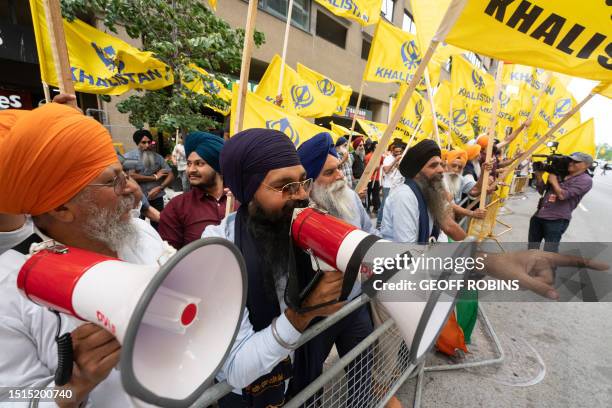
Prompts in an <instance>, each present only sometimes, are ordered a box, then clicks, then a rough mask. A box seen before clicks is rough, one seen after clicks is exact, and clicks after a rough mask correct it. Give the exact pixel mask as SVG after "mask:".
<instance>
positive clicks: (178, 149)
mask: <svg viewBox="0 0 612 408" xmlns="http://www.w3.org/2000/svg"><path fill="white" fill-rule="evenodd" d="M172 157H174V160H176V169H177V170H178V171H185V170H187V156H186V155H185V146H183V144H181V143H177V144H176V145H175V146H174V150H172Z"/></svg>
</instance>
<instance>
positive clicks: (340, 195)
mask: <svg viewBox="0 0 612 408" xmlns="http://www.w3.org/2000/svg"><path fill="white" fill-rule="evenodd" d="M310 198H311V199H312V201H313V202H314V203H315V204H316V205H317V207H318V208H320V209H322V210H325V211H327V212H328V213H330V214H331V215H333V216H334V217H338V218H340V219H342V220H345V221H347V220H350V219H351V218H353V217H354V216H355V211H354V209H353V198H352V197H351V195H350V190H349V188H348V187H347V185H346V181H345V180H338V181H334V182H333V183H332V184H330V185H329V186H327V187H325V186H321V185H320V184H318V183H317V182H315V183H314V185H313V187H312V191H311V192H310Z"/></svg>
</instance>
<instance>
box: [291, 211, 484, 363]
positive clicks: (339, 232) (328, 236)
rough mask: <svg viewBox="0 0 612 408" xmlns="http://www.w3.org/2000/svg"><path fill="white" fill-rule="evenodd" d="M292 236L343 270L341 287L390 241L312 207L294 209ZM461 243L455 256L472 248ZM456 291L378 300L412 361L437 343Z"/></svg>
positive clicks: (399, 274) (395, 277)
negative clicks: (379, 245) (416, 298)
mask: <svg viewBox="0 0 612 408" xmlns="http://www.w3.org/2000/svg"><path fill="white" fill-rule="evenodd" d="M291 235H292V237H293V240H294V243H295V244H296V245H297V246H299V247H300V248H302V249H304V250H310V251H312V254H313V255H314V256H316V257H318V258H320V259H321V260H323V261H324V262H325V263H326V264H328V265H330V266H332V267H333V268H335V269H337V270H339V271H341V272H343V273H344V275H345V278H344V285H343V287H352V285H353V283H354V281H355V279H356V278H357V276H358V273H359V271H360V269H361V267H362V264H364V260H365V259H366V258H368V259H369V258H372V254H371V253H370V251H371V250H372V249H373V246H374V245H375V244H377V243H381V242H390V241H386V240H382V239H380V238H379V237H377V236H375V235H371V234H368V233H367V232H364V231H362V230H360V229H358V228H356V227H355V226H353V225H350V224H347V223H346V222H344V221H341V220H339V219H337V218H335V217H332V216H330V215H328V214H325V213H322V212H321V211H318V210H316V209H314V208H305V209H298V210H295V213H294V219H293V224H292V226H291ZM394 245H396V246H397V245H398V244H394ZM461 245H463V246H460V247H459V249H458V250H457V251H455V254H454V256H468V254H467V252H468V251H471V250H473V246H472V245H471V243H469V242H468V243H465V244H461ZM403 252H406V250H405V249H404V250H403ZM460 252H461V253H460ZM409 274H411V272H409V271H407V270H400V271H398V272H397V273H395V274H394V275H393V276H391V277H390V278H389V280H388V281H387V283H400V282H401V281H402V280H403V279H405V278H407V277H408V276H407V275H409ZM442 278H444V277H442ZM457 294H458V291H444V292H442V291H432V292H430V293H429V295H428V298H427V299H424V300H422V301H414V299H412V301H386V300H381V301H380V303H381V304H382V305H383V306H384V307H385V309H386V310H387V312H388V313H389V315H390V316H391V318H392V319H393V320H394V321H395V323H396V325H397V327H398V328H399V330H400V333H401V334H402V337H403V338H404V341H405V342H406V345H407V346H408V347H409V348H410V358H411V361H412V362H413V363H415V364H416V363H418V362H420V361H421V360H422V359H423V357H424V356H425V354H426V353H427V352H428V351H429V350H430V349H431V347H432V346H433V345H434V343H435V342H436V340H437V338H438V335H439V334H440V331H441V330H442V328H443V327H444V325H445V323H446V320H447V318H448V315H449V314H450V312H451V311H452V309H453V307H454V302H455V300H456V297H457Z"/></svg>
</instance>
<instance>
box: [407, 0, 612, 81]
mask: <svg viewBox="0 0 612 408" xmlns="http://www.w3.org/2000/svg"><path fill="white" fill-rule="evenodd" d="M412 1H413V11H414V12H415V15H417V16H418V15H419V13H421V12H422V10H423V9H424V8H428V10H427V11H425V12H426V13H434V12H437V13H438V14H441V13H444V12H445V10H446V8H444V6H445V5H448V0H412ZM455 1H456V2H457V3H463V7H457V8H456V10H457V11H458V12H459V13H460V14H459V15H458V17H457V19H456V20H455V22H454V25H453V26H452V28H450V31H449V32H448V33H447V34H446V36H445V37H444V40H445V41H446V42H447V43H449V44H453V45H456V46H458V47H460V48H464V49H467V50H471V51H474V52H476V53H479V54H484V55H487V56H490V57H493V58H497V59H500V60H504V61H511V62H514V63H518V64H524V65H530V66H537V67H540V68H543V69H548V70H551V71H556V72H561V73H565V74H568V75H572V76H578V77H583V78H589V79H593V80H601V81H609V80H611V79H612V25H611V24H610V4H609V2H605V1H584V2H575V1H569V0H564V1H560V0H530V1H526V0H524V1H514V0H463V1H457V0H455ZM415 6H416V9H417V10H418V11H417V10H415ZM441 7H442V8H441ZM417 27H418V21H417ZM436 27H438V26H436ZM442 36H443V34H442V35H440V37H442Z"/></svg>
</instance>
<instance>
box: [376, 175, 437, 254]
mask: <svg viewBox="0 0 612 408" xmlns="http://www.w3.org/2000/svg"><path fill="white" fill-rule="evenodd" d="M427 213H428V214H429V230H430V231H431V229H432V228H433V216H432V215H431V213H430V212H429V209H428V210H427ZM380 232H381V234H382V237H383V238H384V239H388V240H390V241H393V242H406V243H413V242H418V240H419V202H418V200H417V198H416V195H414V192H413V191H412V189H411V188H410V187H408V186H407V185H406V184H401V185H399V186H397V187H396V188H395V189H394V190H391V194H390V195H389V197H387V201H386V202H385V211H383V219H382V224H381V227H380Z"/></svg>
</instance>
